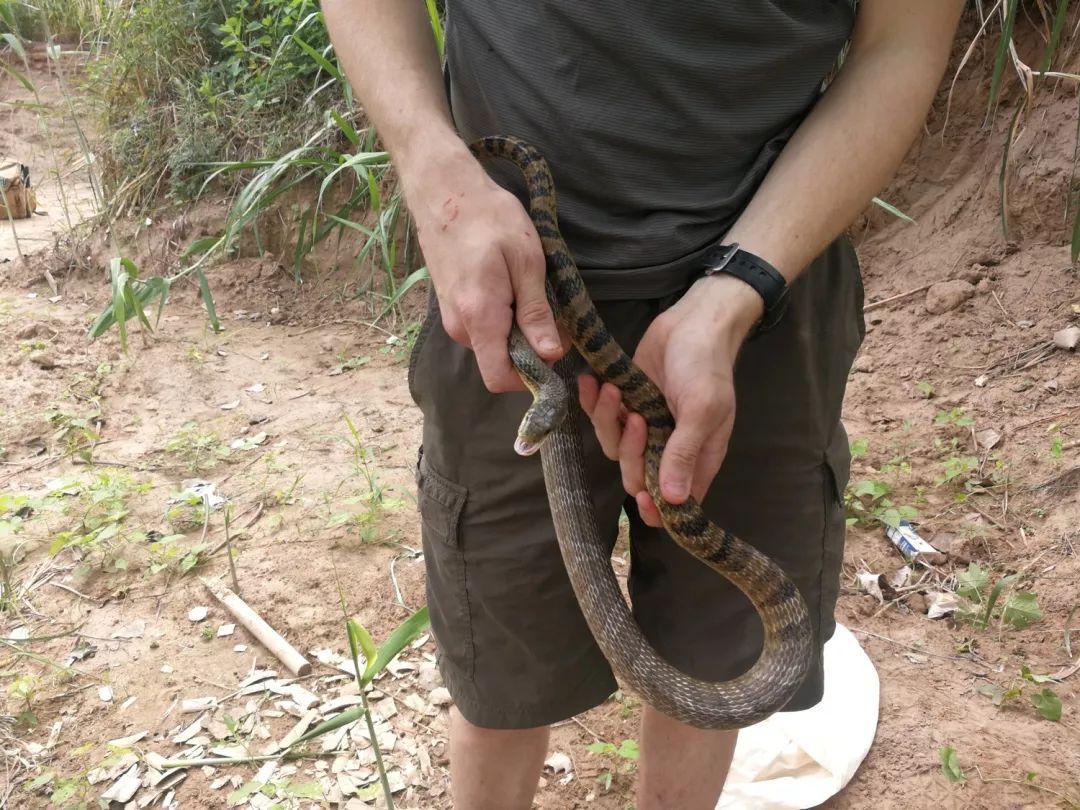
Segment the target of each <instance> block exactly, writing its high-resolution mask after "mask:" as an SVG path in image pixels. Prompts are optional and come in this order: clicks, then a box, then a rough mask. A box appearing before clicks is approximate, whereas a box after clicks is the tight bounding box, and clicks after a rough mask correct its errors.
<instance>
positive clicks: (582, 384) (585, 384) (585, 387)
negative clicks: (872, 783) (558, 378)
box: [577, 374, 600, 417]
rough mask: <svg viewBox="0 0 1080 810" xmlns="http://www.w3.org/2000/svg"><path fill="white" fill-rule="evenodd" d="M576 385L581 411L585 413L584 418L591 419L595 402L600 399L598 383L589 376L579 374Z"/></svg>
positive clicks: (594, 378)
mask: <svg viewBox="0 0 1080 810" xmlns="http://www.w3.org/2000/svg"><path fill="white" fill-rule="evenodd" d="M577 384H578V402H580V403H581V410H583V411H585V414H586V416H590V417H591V416H592V412H593V410H594V409H595V408H596V400H597V399H599V398H600V381H599V380H598V379H596V377H594V376H593V375H591V374H579V375H578V378H577Z"/></svg>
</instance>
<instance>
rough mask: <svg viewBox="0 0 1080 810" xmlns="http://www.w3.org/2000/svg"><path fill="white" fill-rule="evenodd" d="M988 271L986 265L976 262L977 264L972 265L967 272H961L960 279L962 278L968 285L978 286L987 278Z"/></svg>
mask: <svg viewBox="0 0 1080 810" xmlns="http://www.w3.org/2000/svg"><path fill="white" fill-rule="evenodd" d="M987 269H988V268H987V267H986V265H983V264H979V263H978V262H976V263H975V264H973V265H971V267H969V268H968V269H967V270H961V271H960V278H962V279H963V280H964V281H966V282H967V283H968V284H978V283H979V282H980V281H982V280H983V279H984V278H986V275H987Z"/></svg>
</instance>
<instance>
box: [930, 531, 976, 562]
mask: <svg viewBox="0 0 1080 810" xmlns="http://www.w3.org/2000/svg"><path fill="white" fill-rule="evenodd" d="M930 544H931V545H933V547H934V548H936V549H937V550H938V551H943V552H945V553H946V554H948V555H949V559H950V560H952V561H954V562H957V563H960V564H962V565H966V564H967V563H969V562H971V561H972V560H973V559H975V549H974V548H973V541H972V539H971V538H970V537H965V536H964V535H961V534H956V533H955V532H938V533H937V534H935V535H934V536H933V537H932V538H931V539H930Z"/></svg>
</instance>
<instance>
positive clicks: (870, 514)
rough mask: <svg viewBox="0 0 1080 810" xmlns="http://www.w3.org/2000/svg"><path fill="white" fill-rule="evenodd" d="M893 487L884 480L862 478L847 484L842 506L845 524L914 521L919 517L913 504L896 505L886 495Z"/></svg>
mask: <svg viewBox="0 0 1080 810" xmlns="http://www.w3.org/2000/svg"><path fill="white" fill-rule="evenodd" d="M892 491H893V488H892V487H891V486H890V485H889V484H887V483H886V482H884V481H880V480H862V481H855V482H852V483H851V484H849V485H848V488H847V490H846V491H845V493H844V506H845V507H846V508H847V513H848V517H847V524H848V525H849V526H851V525H854V524H855V523H862V524H864V525H867V526H873V525H875V524H876V523H883V524H885V525H886V526H894V527H895V526H899V525H900V521H902V520H908V521H914V520H917V519H918V517H919V513H918V510H916V509H915V508H914V507H913V506H905V505H903V504H900V505H897V504H895V503H893V501H892V500H891V499H890V498H889V497H888V496H889V494H890V493H891V492H892Z"/></svg>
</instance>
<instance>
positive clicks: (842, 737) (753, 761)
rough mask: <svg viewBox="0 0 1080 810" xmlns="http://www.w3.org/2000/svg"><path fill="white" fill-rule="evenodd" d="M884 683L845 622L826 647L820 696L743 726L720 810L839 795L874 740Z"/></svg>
mask: <svg viewBox="0 0 1080 810" xmlns="http://www.w3.org/2000/svg"><path fill="white" fill-rule="evenodd" d="M879 688H880V685H879V682H878V675H877V671H876V670H875V669H874V664H873V662H871V661H870V658H869V657H868V656H867V655H866V653H865V652H864V651H863V648H862V647H861V646H860V645H859V642H858V641H857V640H856V638H855V636H853V635H852V634H851V631H850V630H848V629H847V628H846V627H844V626H842V625H839V624H838V625H837V626H836V632H835V633H834V634H833V637H832V638H831V639H829V641H828V643H826V645H825V695H824V697H823V698H822V700H821V702H820V703H818V705H816V706H814V707H813V708H812V709H807V710H806V711H802V712H784V713H778V714H774V715H773V716H772V717H770V718H769V719H767V720H765V721H763V722H761V723H758V724H757V725H756V726H751V727H750V728H747V729H743V730H742V731H741V732H739V742H738V745H737V746H736V747H735V759H734V761H733V762H732V764H731V772H730V773H729V775H728V780H727V784H726V785H725V786H724V794H723V796H721V798H720V802H719V804H717V805H716V810H806V808H810V807H817V806H818V805H819V804H821V803H822V802H824V801H825V800H826V799H828V798H829V797H830V796H833V795H835V794H837V793H839V792H840V790H841V789H843V787H844V786H845V785H846V784H847V783H848V782H849V781H850V780H851V777H852V776H854V775H855V771H856V770H858V768H859V765H860V764H861V763H862V761H863V759H864V758H865V757H866V754H867V752H868V751H869V750H870V745H871V743H873V741H874V734H875V732H876V731H877V723H878V694H879Z"/></svg>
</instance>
